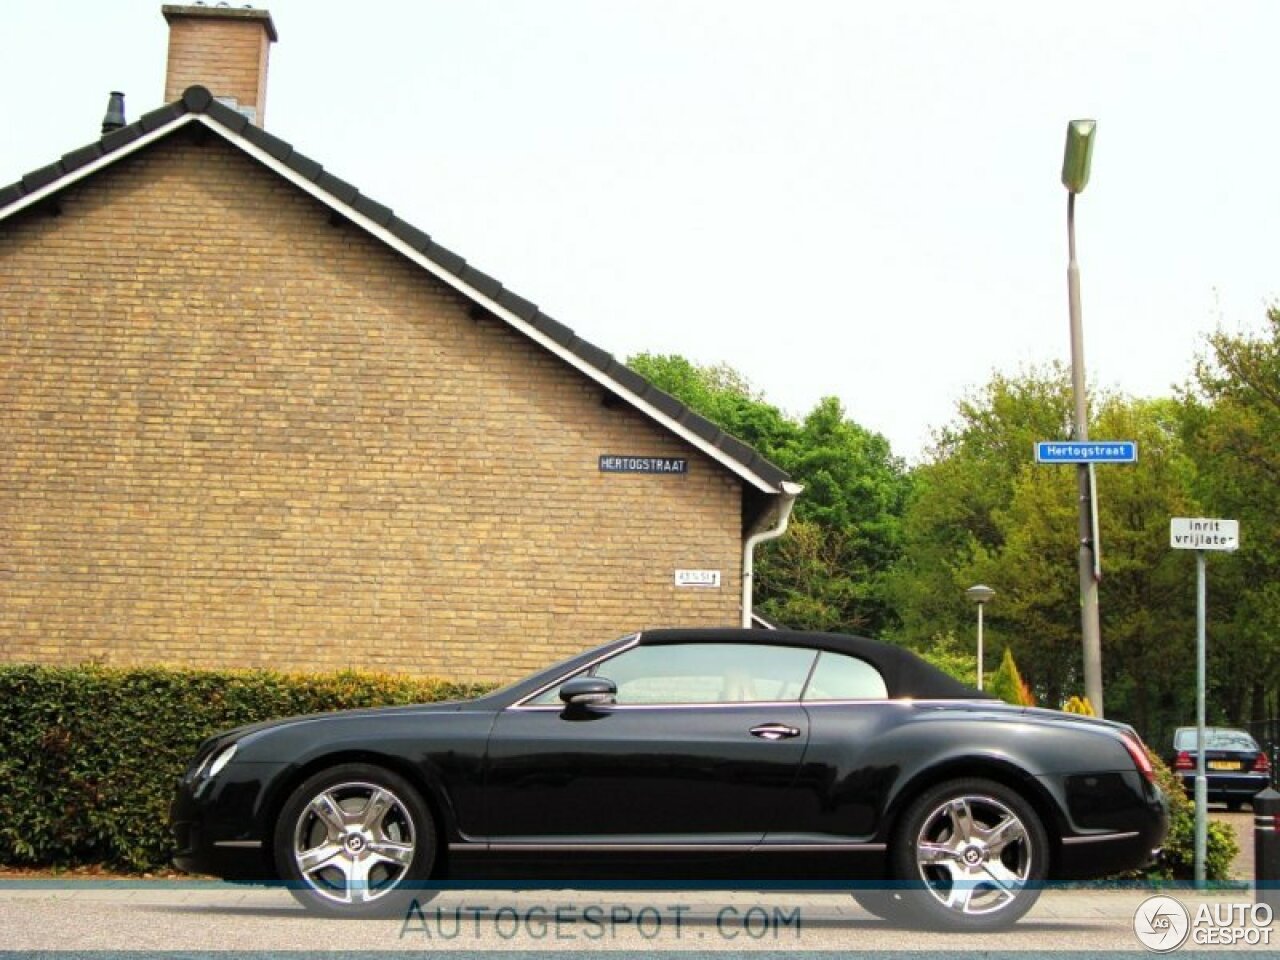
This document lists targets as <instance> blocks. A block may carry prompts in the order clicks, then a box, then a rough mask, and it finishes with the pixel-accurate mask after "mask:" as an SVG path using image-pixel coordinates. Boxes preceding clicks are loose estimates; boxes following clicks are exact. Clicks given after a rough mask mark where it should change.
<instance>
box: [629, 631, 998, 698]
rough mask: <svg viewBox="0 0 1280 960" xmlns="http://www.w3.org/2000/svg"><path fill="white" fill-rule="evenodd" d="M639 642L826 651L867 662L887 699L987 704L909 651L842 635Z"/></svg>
mask: <svg viewBox="0 0 1280 960" xmlns="http://www.w3.org/2000/svg"><path fill="white" fill-rule="evenodd" d="M640 643H641V644H647V645H659V644H669V643H766V644H772V645H773V646H778V647H808V648H810V649H813V650H830V651H832V652H833V653H843V654H847V655H848V656H852V657H859V658H860V659H862V660H866V661H867V662H868V663H870V664H871V665H872V666H873V667H875V668H876V669H877V670H878V671H880V675H881V676H883V677H884V683H885V686H886V687H887V688H888V693H889V696H890V697H894V698H897V697H911V698H914V699H917V700H973V699H991V695H990V694H988V693H983V692H982V691H981V690H976V689H974V688H973V687H971V686H969V685H968V684H965V683H961V682H960V681H959V680H957V679H955V677H952V676H950V675H949V674H946V673H943V672H942V671H941V670H939V669H938V668H937V667H935V666H934V665H933V664H931V663H927V662H925V661H924V660H921V659H920V658H919V657H917V656H916V655H915V654H914V653H912V652H911V651H910V650H905V649H903V648H902V647H895V646H893V645H892V644H889V643H882V642H880V641H879V640H870V639H868V638H866V637H853V636H848V635H846V634H843V633H808V632H805V631H801V630H743V629H737V630H735V629H719V628H713V629H676V630H646V631H644V632H643V633H642V634H641V635H640Z"/></svg>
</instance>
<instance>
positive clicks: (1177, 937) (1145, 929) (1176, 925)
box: [1133, 896, 1191, 953]
mask: <svg viewBox="0 0 1280 960" xmlns="http://www.w3.org/2000/svg"><path fill="white" fill-rule="evenodd" d="M1190 930H1191V916H1190V914H1188V913H1187V908H1186V907H1184V906H1183V905H1182V904H1181V903H1179V902H1178V901H1177V900H1175V899H1173V897H1165V896H1156V897H1148V898H1147V899H1146V900H1144V901H1142V903H1141V904H1140V905H1139V907H1138V910H1137V912H1136V913H1135V914H1134V915H1133V932H1134V933H1135V934H1136V935H1137V937H1138V939H1139V940H1141V941H1142V945H1143V946H1144V947H1146V948H1147V949H1148V950H1154V951H1155V952H1156V953H1168V952H1169V951H1170V950H1177V949H1178V947H1180V946H1182V944H1183V941H1185V940H1186V939H1187V933H1188V932H1189V931H1190Z"/></svg>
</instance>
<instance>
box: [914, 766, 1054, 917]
mask: <svg viewBox="0 0 1280 960" xmlns="http://www.w3.org/2000/svg"><path fill="white" fill-rule="evenodd" d="M890 862H891V865H892V869H893V873H894V878H895V879H896V880H898V881H899V882H901V883H903V884H904V888H903V890H902V899H903V903H904V904H905V905H906V907H907V909H909V910H910V911H911V912H912V914H913V915H914V917H915V918H916V919H919V920H920V921H922V922H923V923H925V924H927V925H928V926H931V927H937V928H941V929H946V930H970V931H983V930H997V929H1000V928H1002V927H1007V926H1009V925H1011V924H1013V923H1015V922H1017V921H1018V919H1019V918H1021V917H1022V916H1023V915H1024V914H1025V913H1026V912H1027V911H1028V910H1030V909H1031V907H1032V905H1033V904H1034V903H1035V902H1036V900H1037V899H1038V898H1039V896H1040V886H1041V884H1042V883H1043V881H1044V878H1045V876H1046V875H1047V873H1048V867H1049V840H1048V835H1047V834H1046V833H1045V829H1044V826H1043V825H1042V824H1041V823H1040V818H1039V817H1038V816H1037V815H1036V812H1035V810H1034V809H1033V808H1032V807H1031V805H1030V804H1029V803H1027V801H1026V800H1025V799H1023V797H1022V796H1021V795H1020V794H1019V793H1017V792H1016V791H1014V790H1011V789H1010V788H1008V787H1006V786H1004V785H1003V784H1000V783H996V782H995V781H992V780H981V779H964V780H951V781H948V782H946V783H942V784H939V785H938V786H936V787H933V788H931V789H929V790H927V791H925V793H924V794H922V795H921V796H920V797H919V798H917V799H916V801H915V802H914V803H912V804H911V806H910V807H908V808H907V810H906V812H905V813H904V814H903V816H902V820H901V822H900V824H899V827H898V830H897V833H896V835H895V839H894V843H893V846H892V849H891V851H890Z"/></svg>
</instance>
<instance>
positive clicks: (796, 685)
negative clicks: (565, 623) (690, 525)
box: [529, 643, 815, 706]
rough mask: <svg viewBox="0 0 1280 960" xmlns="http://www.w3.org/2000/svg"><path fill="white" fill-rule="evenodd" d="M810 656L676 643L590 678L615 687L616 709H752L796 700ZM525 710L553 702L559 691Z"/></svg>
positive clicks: (756, 647)
mask: <svg viewBox="0 0 1280 960" xmlns="http://www.w3.org/2000/svg"><path fill="white" fill-rule="evenodd" d="M814 656H815V654H814V651H812V650H806V649H804V648H802V647H774V646H769V645H766V644H757V643H682V644H661V645H654V646H643V645H642V646H637V647H631V648H630V649H628V650H624V651H623V652H621V653H619V654H618V655H617V656H615V657H612V658H610V659H609V660H605V661H603V662H601V663H599V664H597V665H596V666H595V668H594V669H592V670H591V671H590V673H591V674H592V675H594V676H598V677H608V678H609V679H610V680H612V681H613V682H614V683H615V684H616V685H617V687H618V697H617V703H618V704H620V705H622V706H627V705H651V704H663V703H672V704H678V703H752V702H761V701H777V700H798V699H800V692H801V691H802V690H803V689H804V682H805V679H806V678H807V677H808V676H809V671H810V669H811V668H812V667H813V661H814ZM529 702H530V703H531V704H547V703H558V702H559V688H558V687H556V688H553V689H551V690H548V691H546V692H545V693H542V694H540V695H539V696H538V697H537V698H536V699H534V700H530V701H529Z"/></svg>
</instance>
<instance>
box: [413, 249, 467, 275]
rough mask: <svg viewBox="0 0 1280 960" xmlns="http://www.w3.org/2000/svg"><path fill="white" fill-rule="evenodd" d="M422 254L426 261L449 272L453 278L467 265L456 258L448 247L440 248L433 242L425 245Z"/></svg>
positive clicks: (460, 258)
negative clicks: (424, 255)
mask: <svg viewBox="0 0 1280 960" xmlns="http://www.w3.org/2000/svg"><path fill="white" fill-rule="evenodd" d="M422 252H423V253H424V254H426V256H427V259H428V260H430V261H431V262H432V263H434V264H436V265H437V266H439V267H442V268H443V269H445V270H447V271H449V272H450V273H452V274H453V275H454V276H455V277H456V276H457V275H458V274H459V273H460V272H461V271H462V269H463V268H464V267H465V266H466V265H467V261H466V260H464V259H463V258H462V257H460V256H458V255H457V254H456V253H454V252H453V251H452V250H450V249H449V248H448V247H442V246H440V244H438V243H436V242H435V241H434V240H432V241H431V242H430V243H429V244H427V247H426V249H425V250H423V251H422Z"/></svg>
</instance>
